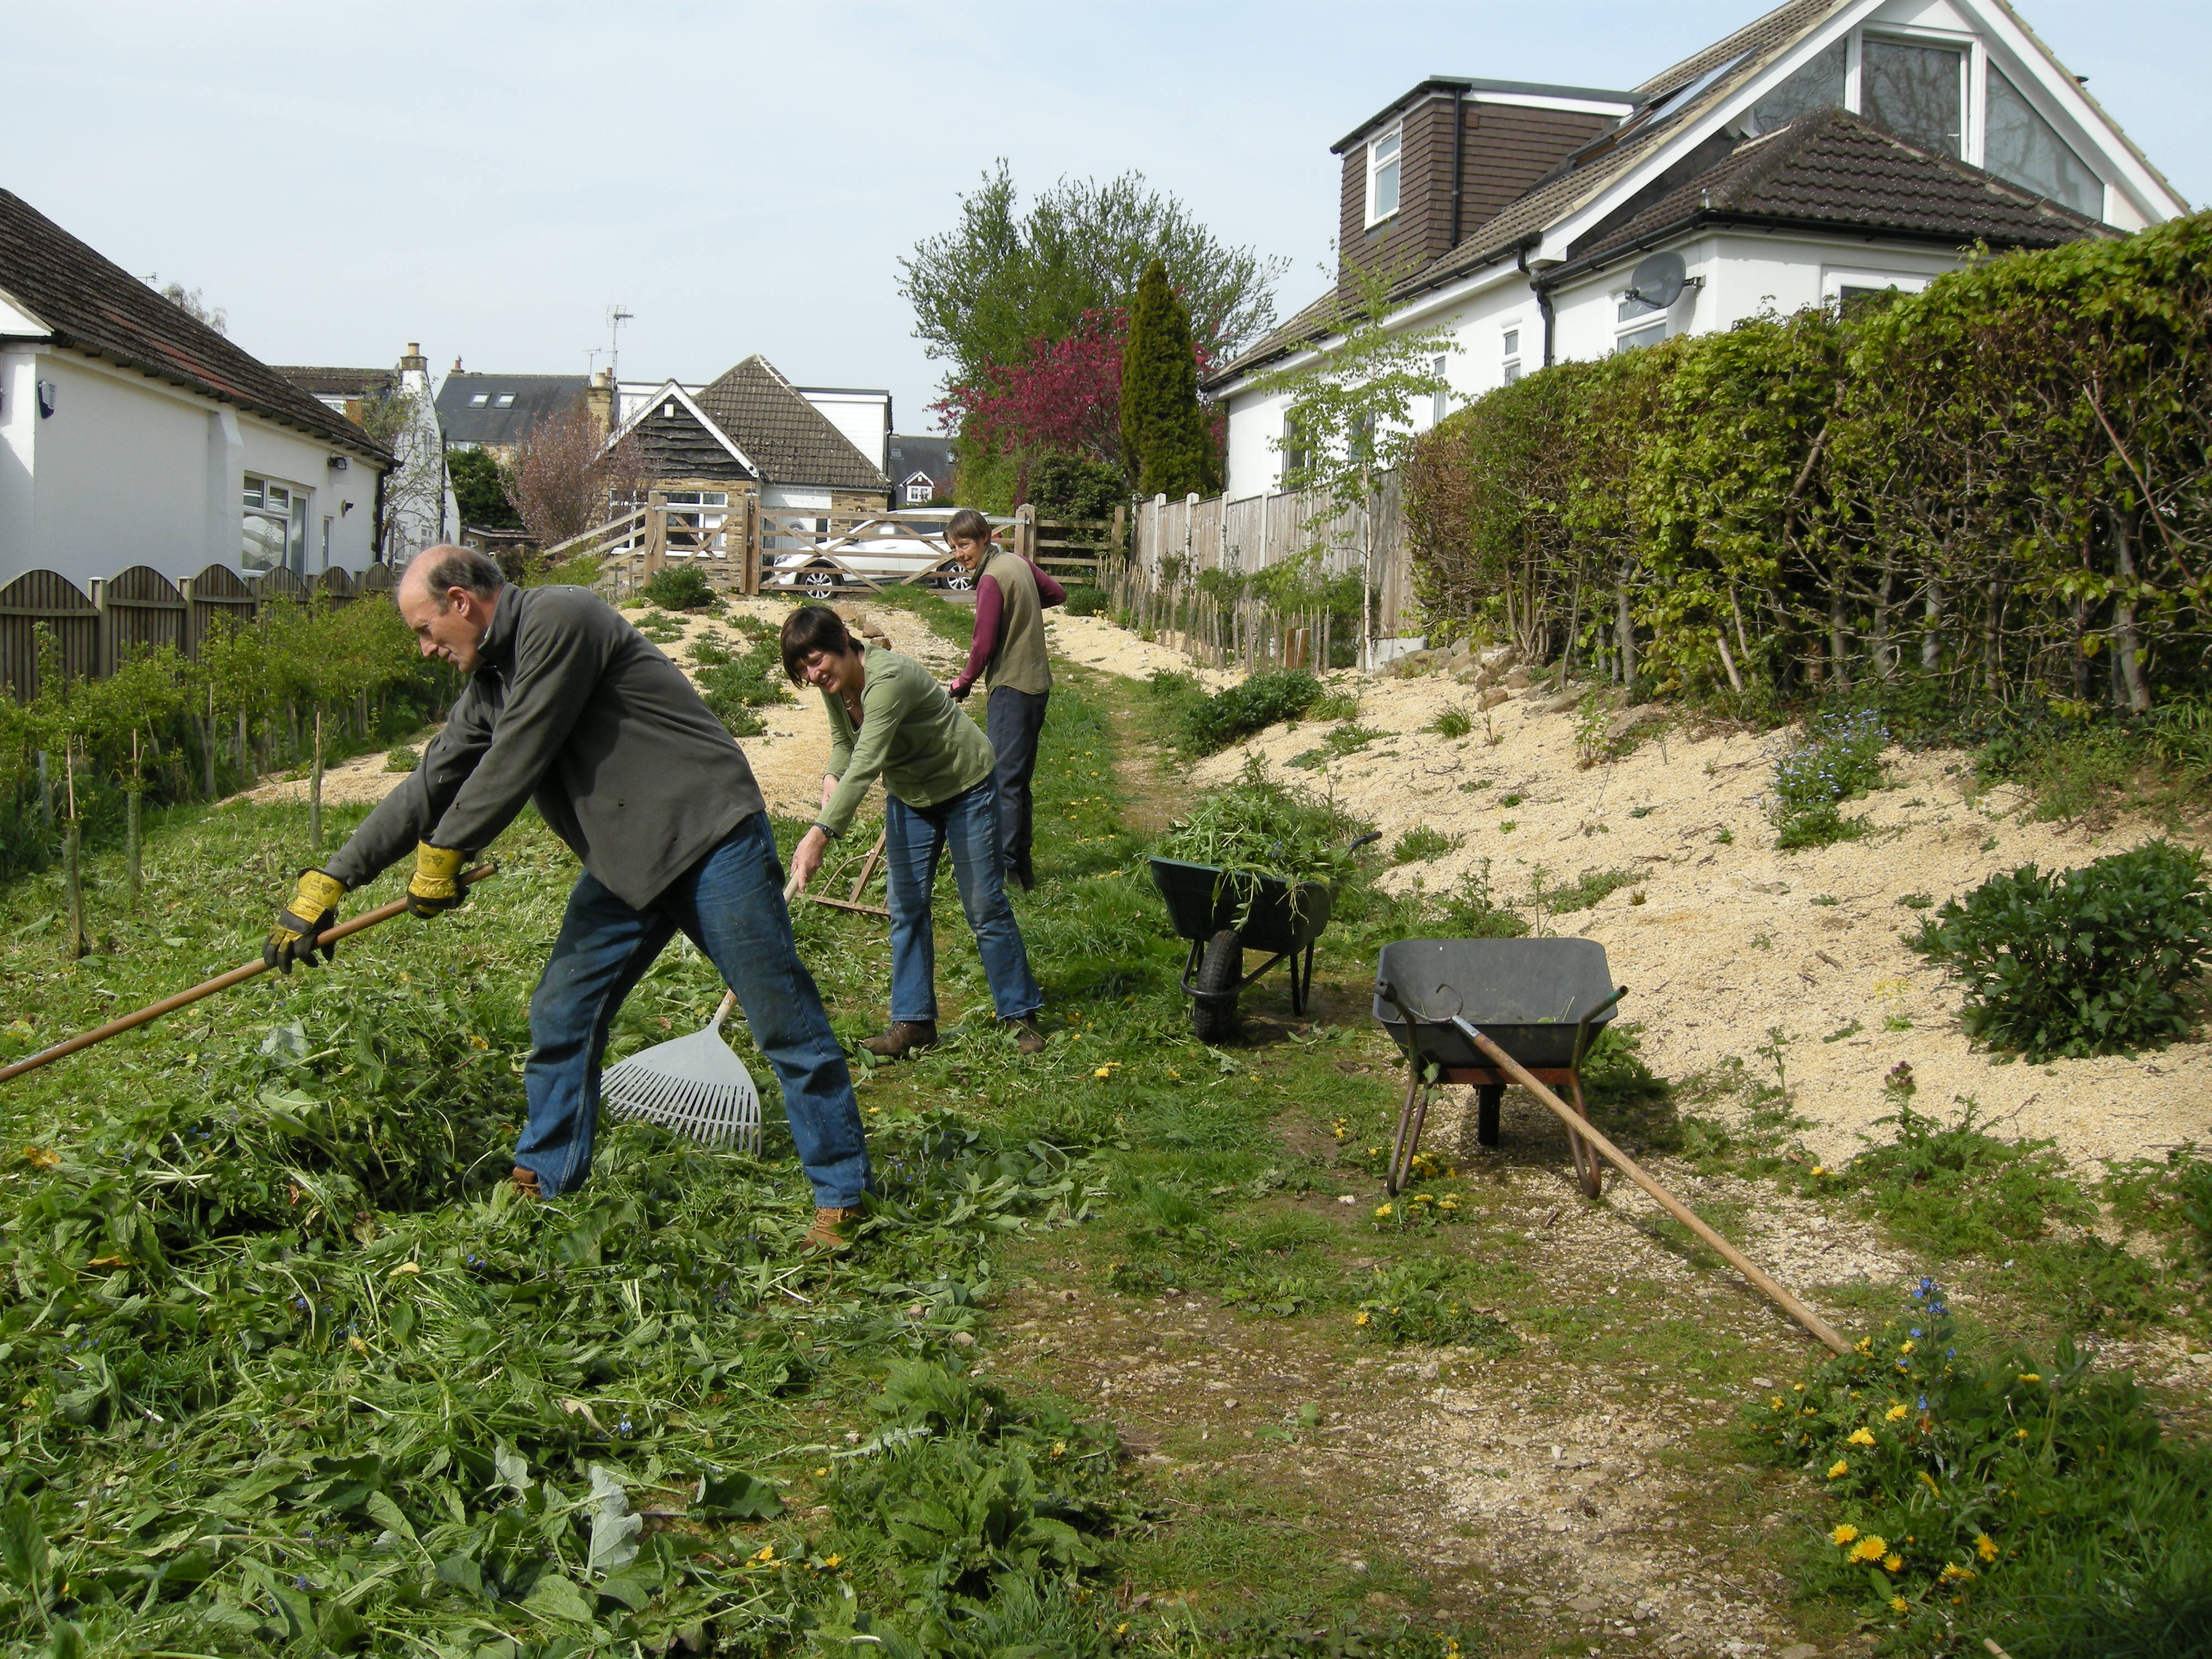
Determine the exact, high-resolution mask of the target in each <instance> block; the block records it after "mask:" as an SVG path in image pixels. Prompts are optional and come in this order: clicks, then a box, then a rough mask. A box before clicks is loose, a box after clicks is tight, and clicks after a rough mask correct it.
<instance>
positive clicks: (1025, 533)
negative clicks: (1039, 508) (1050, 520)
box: [1014, 501, 1037, 564]
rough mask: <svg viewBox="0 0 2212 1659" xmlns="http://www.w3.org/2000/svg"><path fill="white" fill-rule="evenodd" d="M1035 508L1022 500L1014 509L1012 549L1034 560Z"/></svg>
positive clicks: (1029, 559) (1035, 541)
mask: <svg viewBox="0 0 2212 1659" xmlns="http://www.w3.org/2000/svg"><path fill="white" fill-rule="evenodd" d="M1036 547H1037V540H1036V508H1035V507H1032V506H1030V504H1029V503H1028V502H1027V501H1024V502H1023V503H1022V504H1021V505H1020V506H1019V507H1016V508H1015V509H1014V551H1015V552H1017V553H1018V554H1020V555H1021V556H1022V557H1024V559H1026V560H1028V561H1029V562H1030V563H1031V564H1035V563H1036Z"/></svg>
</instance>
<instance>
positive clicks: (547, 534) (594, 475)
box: [507, 398, 652, 549]
mask: <svg viewBox="0 0 2212 1659" xmlns="http://www.w3.org/2000/svg"><path fill="white" fill-rule="evenodd" d="M651 476H652V470H651V468H650V466H649V465H648V464H647V461H646V459H645V456H644V453H643V451H642V450H641V447H640V446H639V444H638V442H637V440H636V438H635V435H632V436H630V437H628V438H625V439H623V441H621V442H620V443H617V444H609V443H608V442H607V441H606V435H605V433H604V432H602V431H601V430H600V429H599V422H596V421H594V420H593V419H592V413H591V410H589V409H588V408H587V407H586V405H585V403H584V400H583V399H582V398H577V399H576V400H575V401H574V402H573V403H571V404H568V406H567V407H566V408H563V409H560V410H555V411H554V412H553V413H552V414H550V415H548V416H544V418H543V419H542V420H540V421H539V422H538V424H537V425H535V426H533V427H532V428H530V430H529V432H528V433H527V434H526V435H524V437H523V440H522V441H521V442H520V443H519V444H517V445H516V446H515V447H514V459H513V462H512V464H510V465H509V466H508V467H507V499H508V500H509V501H512V502H513V504H514V510H515V512H516V513H519V514H520V516H521V519H522V526H523V528H524V529H526V530H527V531H528V532H530V533H531V535H532V538H534V539H535V540H536V541H537V543H538V546H539V548H540V549H544V548H548V547H551V546H553V545H554V544H556V543H559V542H565V541H567V540H568V538H570V537H571V536H580V535H582V534H583V533H584V532H586V530H589V529H590V528H591V527H592V526H593V525H596V524H603V523H605V521H606V519H607V515H608V501H609V499H610V497H611V495H615V494H629V493H633V492H635V491H636V490H638V489H642V488H643V487H644V485H645V483H646V481H647V478H649V477H651Z"/></svg>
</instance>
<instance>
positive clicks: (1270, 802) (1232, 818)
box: [1153, 755, 1366, 886]
mask: <svg viewBox="0 0 2212 1659" xmlns="http://www.w3.org/2000/svg"><path fill="white" fill-rule="evenodd" d="M1364 829H1366V825H1365V824H1364V823H1362V822H1361V821H1360V820H1359V819H1358V818H1355V817H1352V814H1351V813H1349V812H1347V811H1345V809H1344V808H1343V807H1341V806H1339V805H1337V804H1336V803H1335V802H1334V801H1333V800H1328V799H1322V798H1321V797H1319V796H1316V795H1312V794H1309V793H1306V792H1305V791H1304V790H1301V789H1293V788H1291V787H1289V786H1287V785H1285V784H1283V783H1280V782H1278V781H1276V780H1275V779H1273V777H1270V776H1269V775H1268V773H1267V763H1266V762H1265V761H1263V760H1262V759H1261V758H1260V757H1258V756H1256V755H1255V756H1254V757H1252V759H1251V760H1250V761H1249V763H1247V764H1246V766H1245V768H1244V770H1243V773H1242V774H1241V775H1239V776H1238V778H1237V781H1236V782H1234V783H1232V784H1231V785H1230V786H1229V787H1227V788H1225V789H1223V790H1221V791H1219V792H1218V793H1214V794H1212V795H1208V796H1206V797H1205V798H1204V799H1201V800H1200V802H1199V804H1198V805H1196V806H1194V807H1193V808H1192V809H1191V811H1189V812H1188V814H1187V815H1185V816H1184V817H1180V818H1177V819H1176V821H1175V822H1174V823H1171V824H1170V825H1169V826H1168V833H1167V834H1166V835H1165V836H1162V837H1161V838H1160V842H1159V844H1158V846H1157V847H1156V848H1153V851H1154V852H1155V853H1157V854H1158V855H1159V856H1160V857H1162V858H1168V859H1180V860H1183V861H1184V862H1185V863H1188V864H1210V865H1213V866H1218V868H1220V869H1221V870H1223V871H1225V872H1227V873H1228V874H1229V876H1230V877H1231V878H1243V880H1245V881H1247V882H1249V881H1251V880H1252V879H1253V878H1260V877H1266V878H1272V879H1274V880H1277V881H1281V882H1285V883H1287V884H1291V885H1296V884H1298V883H1301V882H1322V883H1326V884H1328V885H1330V886H1334V885H1336V884H1338V883H1340V882H1341V881H1344V880H1345V879H1346V878H1348V877H1350V876H1352V874H1353V873H1354V872H1355V871H1356V870H1357V868H1358V863H1357V860H1356V859H1355V857H1354V855H1353V854H1352V850H1351V845H1350V843H1351V842H1352V838H1353V837H1354V836H1357V835H1358V834H1360V833H1361V832H1362V831H1364Z"/></svg>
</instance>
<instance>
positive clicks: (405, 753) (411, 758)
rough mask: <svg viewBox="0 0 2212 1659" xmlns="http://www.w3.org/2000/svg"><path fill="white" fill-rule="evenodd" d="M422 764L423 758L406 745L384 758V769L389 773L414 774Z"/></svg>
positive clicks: (401, 745) (400, 746)
mask: <svg viewBox="0 0 2212 1659" xmlns="http://www.w3.org/2000/svg"><path fill="white" fill-rule="evenodd" d="M420 765H422V756H420V755H418V754H416V752H415V751H414V750H412V749H410V748H409V747H408V746H407V745H406V744H404V743H403V744H400V745H399V746H398V748H397V749H394V750H392V752H391V753H389V754H388V755H386V756H385V757H384V769H385V770H386V771H387V772H412V771H413V770H414V769H416V767H418V766H420Z"/></svg>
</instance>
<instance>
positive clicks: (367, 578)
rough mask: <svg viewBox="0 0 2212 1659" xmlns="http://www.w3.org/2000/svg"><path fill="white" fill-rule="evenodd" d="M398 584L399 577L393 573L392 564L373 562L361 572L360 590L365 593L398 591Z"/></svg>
mask: <svg viewBox="0 0 2212 1659" xmlns="http://www.w3.org/2000/svg"><path fill="white" fill-rule="evenodd" d="M398 586H399V578H398V575H397V574H394V573H393V571H392V567H391V566H390V565H388V564H373V565H371V566H369V568H368V569H366V570H364V571H362V573H361V583H360V587H359V590H358V591H359V592H362V593H364V594H368V593H390V592H394V591H396V590H397V589H398Z"/></svg>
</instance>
